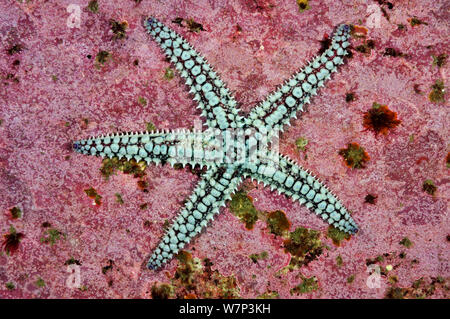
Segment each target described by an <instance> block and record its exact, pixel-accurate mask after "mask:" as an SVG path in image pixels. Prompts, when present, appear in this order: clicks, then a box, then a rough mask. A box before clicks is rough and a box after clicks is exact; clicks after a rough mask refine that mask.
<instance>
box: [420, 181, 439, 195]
mask: <svg viewBox="0 0 450 319" xmlns="http://www.w3.org/2000/svg"><path fill="white" fill-rule="evenodd" d="M422 190H423V191H424V192H426V193H428V194H430V195H434V193H435V192H436V190H437V187H436V185H434V182H433V181H432V180H431V179H427V180H425V182H423V184H422Z"/></svg>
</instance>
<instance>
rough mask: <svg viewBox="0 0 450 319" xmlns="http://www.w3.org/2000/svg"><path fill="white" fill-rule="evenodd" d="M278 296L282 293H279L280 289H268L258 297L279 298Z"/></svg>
mask: <svg viewBox="0 0 450 319" xmlns="http://www.w3.org/2000/svg"><path fill="white" fill-rule="evenodd" d="M278 298H280V294H279V293H278V291H275V290H269V291H266V292H265V293H263V294H261V295H259V296H258V297H256V299H278Z"/></svg>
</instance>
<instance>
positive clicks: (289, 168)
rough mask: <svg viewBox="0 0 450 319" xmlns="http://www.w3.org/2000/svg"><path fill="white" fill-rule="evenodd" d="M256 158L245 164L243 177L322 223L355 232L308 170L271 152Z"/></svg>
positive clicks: (344, 211)
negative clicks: (300, 206)
mask: <svg viewBox="0 0 450 319" xmlns="http://www.w3.org/2000/svg"><path fill="white" fill-rule="evenodd" d="M258 158H259V159H260V160H259V161H258V162H257V163H248V162H247V163H246V164H244V166H243V173H244V176H245V177H251V178H252V179H256V180H257V181H258V182H262V183H263V184H264V185H271V189H272V190H274V189H276V190H277V191H278V192H279V193H283V194H285V195H286V196H287V197H288V198H292V199H293V200H298V201H299V202H300V204H303V205H305V206H306V207H307V208H309V209H310V210H311V211H313V212H314V213H315V214H316V215H318V216H319V217H321V218H322V219H323V220H324V221H326V222H327V223H329V224H330V225H333V226H334V227H336V228H338V229H340V230H342V231H344V232H346V233H349V234H354V233H356V232H357V231H358V226H357V225H356V223H355V221H354V220H353V218H352V217H351V216H350V214H349V212H348V211H347V209H346V208H345V207H344V205H343V204H342V203H341V201H340V200H339V199H338V198H337V196H336V195H334V194H333V193H332V192H331V191H330V190H329V189H328V188H327V187H326V186H324V185H323V183H322V182H321V181H320V180H319V179H318V178H317V177H315V176H314V175H312V174H311V173H310V172H309V171H308V170H305V169H304V168H303V167H301V166H300V165H297V164H296V163H294V161H292V160H290V159H289V158H287V157H286V156H283V155H280V154H278V153H274V152H265V153H264V154H259V155H258Z"/></svg>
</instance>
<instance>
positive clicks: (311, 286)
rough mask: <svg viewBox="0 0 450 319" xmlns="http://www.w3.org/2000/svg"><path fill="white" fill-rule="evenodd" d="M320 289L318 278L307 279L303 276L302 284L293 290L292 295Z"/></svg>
mask: <svg viewBox="0 0 450 319" xmlns="http://www.w3.org/2000/svg"><path fill="white" fill-rule="evenodd" d="M317 289H319V284H318V280H317V278H316V276H312V277H310V278H306V277H303V276H302V282H301V283H300V284H299V285H297V286H295V287H294V288H292V289H291V291H290V292H291V295H292V294H306V293H310V292H313V291H315V290H317Z"/></svg>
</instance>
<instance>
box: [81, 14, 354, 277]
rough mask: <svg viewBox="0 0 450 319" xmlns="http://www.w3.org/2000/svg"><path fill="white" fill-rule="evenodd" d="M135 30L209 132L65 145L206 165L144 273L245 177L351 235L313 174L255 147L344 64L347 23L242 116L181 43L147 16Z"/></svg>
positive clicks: (340, 209)
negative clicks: (147, 39)
mask: <svg viewBox="0 0 450 319" xmlns="http://www.w3.org/2000/svg"><path fill="white" fill-rule="evenodd" d="M143 24H144V27H145V28H146V30H147V32H148V33H150V34H151V35H152V36H153V38H154V39H155V40H156V42H157V43H158V44H159V45H160V47H161V48H162V49H163V51H164V53H165V54H166V56H167V58H168V59H169V60H170V61H171V62H172V63H173V64H174V65H175V68H176V69H177V70H178V72H179V73H180V75H181V77H182V78H183V79H184V80H185V82H186V84H187V86H188V87H189V88H190V93H191V94H192V95H193V96H194V101H196V102H197V104H198V106H197V107H198V108H200V109H201V110H202V115H203V116H204V117H205V118H206V125H207V126H208V128H209V129H208V130H206V131H203V132H201V131H196V130H194V131H188V130H183V129H180V130H174V131H162V132H161V131H152V132H148V131H147V132H135V133H114V134H109V135H106V136H104V135H102V136H99V137H92V138H89V139H86V140H80V141H76V142H74V144H73V147H74V149H75V150H76V151H78V152H80V153H83V154H91V155H96V156H101V157H109V158H113V157H117V158H119V159H121V158H126V159H127V160H132V159H134V160H136V161H137V162H139V161H145V162H146V163H147V164H150V163H156V164H158V163H162V164H164V163H166V162H168V163H170V164H171V165H172V166H173V165H174V164H176V163H180V164H182V165H183V166H185V165H187V164H189V165H191V166H193V167H194V166H196V165H198V166H200V167H205V166H206V168H207V170H206V172H205V173H204V174H203V176H202V178H201V180H200V182H199V183H198V185H197V186H196V188H195V189H194V191H193V193H192V194H191V196H190V197H189V198H188V199H187V200H186V203H185V206H184V208H183V209H182V210H181V212H180V214H179V215H178V216H176V217H175V218H174V220H173V221H172V224H171V226H170V228H169V229H168V230H167V231H166V233H165V235H164V236H163V237H162V239H161V241H160V243H159V245H158V246H157V247H156V248H155V249H154V251H153V253H152V255H151V257H150V259H149V261H148V264H147V267H148V268H150V269H158V268H160V267H162V266H163V265H164V264H166V263H167V262H168V261H170V260H171V259H172V257H173V256H174V255H175V254H177V253H178V252H179V251H180V250H181V249H183V247H184V246H185V245H186V244H188V243H189V242H190V241H191V240H192V239H193V238H194V237H195V236H196V235H197V234H199V233H200V232H201V230H202V229H203V228H204V227H206V226H207V225H208V222H209V221H211V220H213V219H214V215H215V214H218V213H219V209H220V207H221V206H225V202H226V201H227V200H229V199H230V198H231V195H232V194H233V193H234V192H235V191H236V190H237V188H238V186H239V184H240V183H241V181H242V180H243V178H247V177H250V178H251V179H252V180H253V179H255V180H257V181H258V182H262V183H264V185H270V186H271V188H272V190H274V189H276V190H277V191H278V192H279V193H283V194H285V195H286V196H287V197H290V198H291V199H293V200H298V201H299V202H300V203H301V204H304V205H305V206H306V207H307V208H309V209H310V210H312V211H313V212H315V213H316V214H317V215H318V216H319V217H322V218H323V219H324V220H325V221H326V222H328V223H329V224H331V225H333V226H334V227H336V228H338V229H340V230H341V231H344V232H347V233H349V234H353V233H356V232H357V231H358V227H357V226H356V223H355V222H354V220H353V219H352V217H350V214H349V212H348V211H347V209H346V208H345V207H344V205H343V204H342V203H341V202H340V201H339V199H338V198H337V197H336V196H335V195H334V194H333V193H332V192H331V191H329V190H328V188H327V187H326V186H324V185H323V184H322V183H321V182H320V181H319V180H318V179H317V178H316V177H315V176H314V175H313V174H311V173H310V172H309V171H308V170H305V169H303V168H302V167H301V166H299V165H297V164H296V163H294V162H293V161H292V160H290V159H288V158H287V157H285V156H283V155H281V154H279V153H278V152H276V151H274V150H273V149H272V150H269V149H268V148H265V147H264V145H263V144H264V143H263V141H264V138H265V137H267V140H268V141H272V137H273V136H274V135H275V134H276V132H278V131H279V130H282V129H283V126H284V125H286V124H289V122H290V120H291V119H292V118H293V117H294V118H296V114H297V113H298V112H299V111H304V109H303V107H304V106H305V105H306V104H308V103H309V102H310V99H311V97H312V96H314V95H316V92H317V90H318V89H319V88H320V87H322V86H323V85H324V82H325V81H326V80H328V79H329V78H330V76H331V73H332V72H336V71H337V68H338V66H339V65H341V64H343V63H344V58H345V56H346V55H347V54H348V51H347V47H348V46H349V45H350V43H349V37H350V26H349V25H345V24H342V25H339V26H338V27H337V29H336V31H335V33H334V35H333V37H332V39H331V44H330V45H329V47H328V48H327V49H326V50H325V51H324V52H323V53H322V54H320V55H318V56H317V57H315V58H313V59H312V61H311V62H309V63H308V64H307V65H306V67H304V68H303V69H302V70H301V71H299V72H297V73H296V74H294V75H293V76H292V77H291V78H290V79H289V80H287V81H286V82H285V83H284V84H283V85H282V86H280V87H279V89H278V90H276V91H275V92H273V93H272V94H270V95H269V96H268V97H267V99H266V100H265V101H263V102H261V103H260V104H259V105H258V106H256V107H255V108H254V109H253V110H252V111H251V112H250V114H249V115H248V116H247V117H243V116H241V115H239V109H238V108H237V103H236V100H235V99H234V97H233V96H232V94H231V92H230V91H229V90H228V89H227V88H226V86H225V84H224V83H223V81H222V80H221V79H220V78H219V76H218V75H217V73H216V72H215V71H214V70H213V68H212V67H211V66H210V65H209V64H208V62H207V61H206V59H205V58H203V57H202V56H201V55H200V54H199V53H198V52H197V51H196V50H194V49H193V47H192V46H191V45H190V44H189V43H188V42H187V41H186V40H185V39H184V38H183V37H181V36H180V35H179V34H177V33H176V32H175V31H174V30H172V29H170V28H168V27H167V26H165V25H164V24H162V23H161V22H159V21H158V20H156V19H155V18H147V19H144V22H143ZM231 129H233V131H232V132H234V136H233V137H232V138H230V134H233V133H230V132H231V131H230V130H231ZM211 132H212V133H211ZM258 145H259V146H262V147H259V148H258ZM224 151H225V152H224ZM225 153H226V156H224V154H225Z"/></svg>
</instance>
